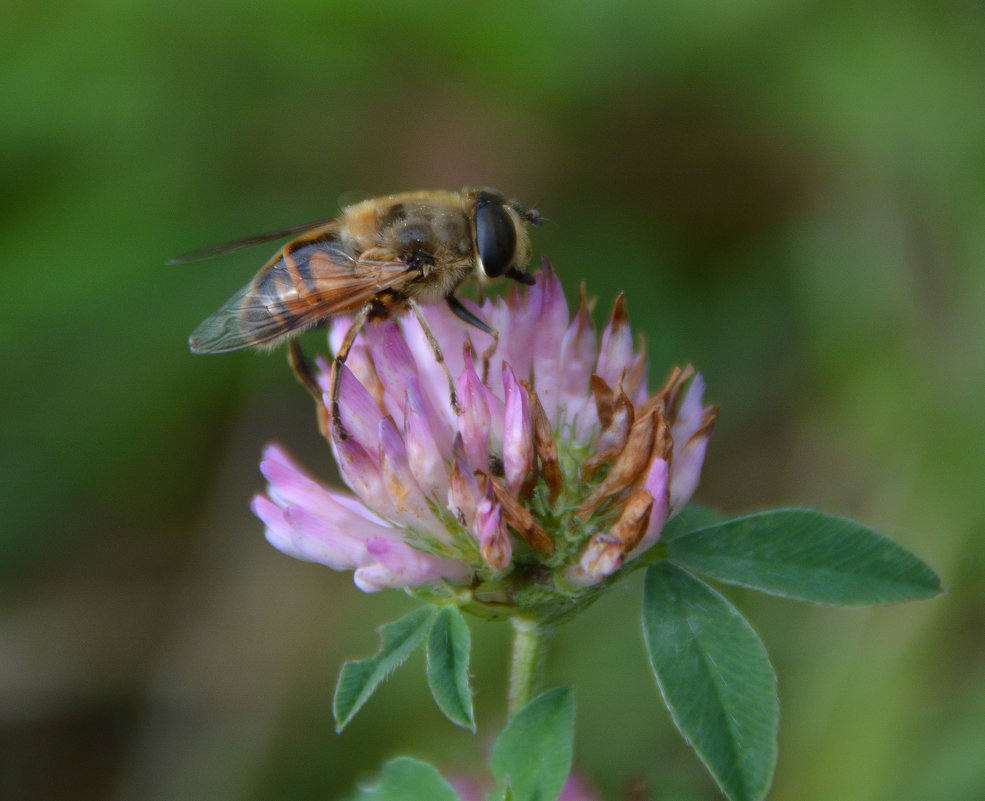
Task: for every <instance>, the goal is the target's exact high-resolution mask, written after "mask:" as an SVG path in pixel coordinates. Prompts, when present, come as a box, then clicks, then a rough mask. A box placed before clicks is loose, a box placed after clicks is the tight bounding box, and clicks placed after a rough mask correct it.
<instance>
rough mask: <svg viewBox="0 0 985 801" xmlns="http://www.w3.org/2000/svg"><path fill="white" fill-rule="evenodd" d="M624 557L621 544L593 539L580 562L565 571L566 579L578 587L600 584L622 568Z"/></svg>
mask: <svg viewBox="0 0 985 801" xmlns="http://www.w3.org/2000/svg"><path fill="white" fill-rule="evenodd" d="M623 555H624V549H623V546H622V544H621V543H618V542H611V541H609V540H607V539H605V538H604V537H593V538H592V539H591V540H590V541H589V543H588V545H587V546H586V547H585V550H584V551H583V552H582V555H581V557H580V558H579V560H578V561H577V562H576V563H575V564H573V565H572V566H571V567H569V568H568V569H567V570H566V571H565V577H566V578H567V579H568V581H570V582H571V583H572V584H574V585H575V586H578V587H588V586H591V585H592V584H598V582H600V581H601V580H602V579H604V578H606V577H608V576H611V575H612V574H613V573H615V572H616V571H617V570H618V569H619V568H620V567H622V562H623Z"/></svg>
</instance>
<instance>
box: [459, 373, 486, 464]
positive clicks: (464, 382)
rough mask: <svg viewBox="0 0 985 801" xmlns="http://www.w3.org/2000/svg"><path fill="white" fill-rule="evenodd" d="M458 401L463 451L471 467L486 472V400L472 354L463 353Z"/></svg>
mask: <svg viewBox="0 0 985 801" xmlns="http://www.w3.org/2000/svg"><path fill="white" fill-rule="evenodd" d="M458 402H459V404H460V405H461V407H462V414H461V416H460V417H459V423H458V428H459V431H460V432H461V434H462V442H463V444H464V446H465V455H466V457H467V459H468V462H469V465H470V466H471V467H472V469H473V470H481V471H483V472H484V473H487V472H489V422H490V419H491V418H490V414H489V404H488V403H487V402H486V392H485V390H484V388H483V386H482V381H481V380H480V378H479V375H478V373H476V371H475V367H474V366H473V364H472V357H471V355H470V354H466V357H465V369H464V370H463V371H462V374H461V376H460V377H459V379H458Z"/></svg>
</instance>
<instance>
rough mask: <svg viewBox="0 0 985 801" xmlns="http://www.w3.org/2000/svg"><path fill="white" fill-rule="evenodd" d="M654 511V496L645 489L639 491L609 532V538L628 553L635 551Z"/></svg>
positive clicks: (631, 497) (630, 499)
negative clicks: (616, 541) (619, 544)
mask: <svg viewBox="0 0 985 801" xmlns="http://www.w3.org/2000/svg"><path fill="white" fill-rule="evenodd" d="M652 509H653V496H652V495H650V493H649V492H647V491H646V490H645V489H640V490H637V491H636V492H634V493H633V494H632V495H630V496H629V500H627V501H626V505H625V506H624V507H623V510H622V514H621V515H620V516H619V519H618V520H617V521H616V524H615V525H614V526H613V527H612V528H611V529H610V530H609V537H611V538H612V539H614V540H618V541H619V542H621V543H622V544H623V545H625V546H626V552H627V553H628V552H629V551H631V550H633V548H635V547H636V546H637V545H638V544H639V542H640V540H641V539H643V534H644V532H645V531H646V527H647V524H648V523H649V522H650V511H651V510H652Z"/></svg>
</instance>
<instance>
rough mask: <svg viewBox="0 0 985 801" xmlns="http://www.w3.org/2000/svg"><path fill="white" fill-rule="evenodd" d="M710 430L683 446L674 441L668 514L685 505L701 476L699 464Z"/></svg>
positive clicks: (672, 513)
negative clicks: (679, 446)
mask: <svg viewBox="0 0 985 801" xmlns="http://www.w3.org/2000/svg"><path fill="white" fill-rule="evenodd" d="M710 437H711V432H710V431H708V432H706V433H704V434H699V435H697V436H695V437H692V438H691V439H690V440H689V441H688V442H687V444H686V445H685V446H684V447H683V448H678V447H677V443H676V442H675V443H674V446H675V447H674V466H673V470H672V472H671V476H670V512H669V514H670V516H671V517H673V516H674V515H676V514H677V513H678V512H680V511H681V509H683V508H684V507H685V506H687V504H688V501H690V500H691V496H692V495H694V491H695V490H696V489H697V488H698V481H699V480H700V478H701V466H702V465H703V464H704V461H705V451H706V450H707V448H708V440H709V439H710Z"/></svg>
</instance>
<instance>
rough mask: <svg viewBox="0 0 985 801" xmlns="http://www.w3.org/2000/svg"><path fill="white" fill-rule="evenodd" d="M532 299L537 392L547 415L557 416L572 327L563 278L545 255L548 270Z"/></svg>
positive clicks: (532, 290) (534, 374)
mask: <svg viewBox="0 0 985 801" xmlns="http://www.w3.org/2000/svg"><path fill="white" fill-rule="evenodd" d="M529 303H530V304H531V306H535V305H536V306H537V320H538V324H537V335H536V336H535V337H534V338H533V342H532V346H533V379H534V384H533V385H534V388H535V389H536V390H537V396H538V397H539V398H540V402H541V404H542V405H543V407H544V411H545V412H547V419H548V420H551V421H554V420H557V411H558V404H559V403H560V400H561V372H562V369H563V370H567V365H564V363H563V362H562V361H561V344H562V341H563V340H564V335H565V329H566V328H567V327H568V304H567V302H566V301H565V299H564V292H563V291H562V290H561V282H560V281H558V279H557V276H556V275H555V274H554V271H553V270H552V269H551V266H550V262H548V261H547V260H546V259H544V271H543V272H542V273H541V274H540V280H539V281H538V282H537V283H536V284H535V285H534V287H533V288H532V289H531V291H530V299H529Z"/></svg>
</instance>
